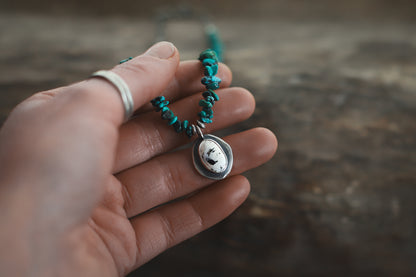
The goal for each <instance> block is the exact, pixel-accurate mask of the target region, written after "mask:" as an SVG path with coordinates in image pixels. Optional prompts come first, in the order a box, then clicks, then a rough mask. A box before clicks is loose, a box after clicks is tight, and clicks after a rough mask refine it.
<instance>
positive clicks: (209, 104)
mask: <svg viewBox="0 0 416 277" xmlns="http://www.w3.org/2000/svg"><path fill="white" fill-rule="evenodd" d="M199 106H201V107H204V108H212V104H211V103H210V102H208V101H207V100H204V99H202V100H201V101H199Z"/></svg>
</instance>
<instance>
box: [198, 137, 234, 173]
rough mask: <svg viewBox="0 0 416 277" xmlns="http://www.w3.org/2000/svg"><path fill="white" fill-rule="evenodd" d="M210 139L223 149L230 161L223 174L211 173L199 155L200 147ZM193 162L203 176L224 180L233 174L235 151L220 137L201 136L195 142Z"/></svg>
mask: <svg viewBox="0 0 416 277" xmlns="http://www.w3.org/2000/svg"><path fill="white" fill-rule="evenodd" d="M208 139H211V140H213V141H215V142H216V143H217V144H218V145H219V146H220V147H221V149H222V150H223V151H224V154H225V155H226V157H227V160H228V164H227V168H226V169H225V170H224V171H222V172H219V173H216V172H212V171H210V170H209V169H207V168H206V167H205V166H204V164H203V162H202V160H201V157H200V155H199V146H200V145H201V143H202V141H204V140H208ZM192 160H193V162H194V166H195V169H196V170H197V171H198V172H199V173H200V174H201V175H202V176H205V177H207V178H210V179H213V180H222V179H224V178H225V177H227V175H228V174H229V173H230V172H231V169H232V167H233V151H232V149H231V146H230V145H229V144H228V143H226V142H225V141H224V140H222V139H220V138H219V137H216V136H214V135H210V134H204V135H203V136H202V137H201V136H200V137H198V138H197V139H196V140H195V142H194V145H193V149H192Z"/></svg>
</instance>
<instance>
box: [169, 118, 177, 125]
mask: <svg viewBox="0 0 416 277" xmlns="http://www.w3.org/2000/svg"><path fill="white" fill-rule="evenodd" d="M177 120H178V117H177V116H175V117H173V118H172V119H171V120H170V121H169V123H168V124H169V125H172V124H173V123H175V122H176V121H177Z"/></svg>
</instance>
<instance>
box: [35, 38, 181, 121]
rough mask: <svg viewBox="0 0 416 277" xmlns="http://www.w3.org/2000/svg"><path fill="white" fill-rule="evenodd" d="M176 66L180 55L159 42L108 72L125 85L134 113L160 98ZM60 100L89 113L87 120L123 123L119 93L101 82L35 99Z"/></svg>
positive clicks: (170, 46)
mask: <svg viewBox="0 0 416 277" xmlns="http://www.w3.org/2000/svg"><path fill="white" fill-rule="evenodd" d="M178 64H179V53H178V51H177V49H176V48H175V46H173V44H172V43H168V42H160V43H157V44H155V45H154V46H152V47H151V48H150V49H149V50H147V51H146V53H144V54H143V55H140V56H138V57H136V58H134V59H132V60H130V61H129V62H127V63H123V64H121V65H117V66H116V67H114V68H113V69H111V71H113V72H115V73H116V74H117V75H119V76H120V77H121V78H122V79H123V80H124V81H125V82H126V84H127V85H128V87H129V89H130V92H131V94H132V97H133V102H134V109H137V108H138V107H141V106H142V105H143V104H146V103H148V102H149V101H150V100H151V99H152V98H154V97H156V96H158V95H160V94H161V93H162V91H163V90H165V89H166V87H167V86H168V84H169V83H170V82H171V81H172V79H173V78H174V76H175V72H176V69H177V67H178ZM45 94H46V95H47V96H50V97H51V98H53V99H63V100H64V102H62V101H61V102H62V103H72V104H74V105H76V106H77V107H78V109H79V110H82V111H88V114H87V116H89V117H92V118H101V119H103V120H106V121H109V122H112V123H114V124H116V125H120V124H121V123H122V122H123V120H124V106H123V104H122V100H121V97H120V95H119V92H118V90H117V89H116V87H114V85H113V84H112V83H110V82H109V81H107V80H105V79H103V78H89V79H88V80H85V81H82V82H79V83H77V84H74V85H71V86H68V87H65V88H62V89H61V90H60V93H52V94H50V93H49V92H45V93H40V94H38V95H37V96H36V97H34V98H40V97H44V96H45Z"/></svg>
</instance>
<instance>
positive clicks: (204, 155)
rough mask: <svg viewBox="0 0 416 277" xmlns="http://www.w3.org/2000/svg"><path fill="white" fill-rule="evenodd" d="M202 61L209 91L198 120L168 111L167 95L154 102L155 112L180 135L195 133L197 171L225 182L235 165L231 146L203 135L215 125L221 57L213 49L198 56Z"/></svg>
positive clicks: (205, 95) (194, 156)
mask: <svg viewBox="0 0 416 277" xmlns="http://www.w3.org/2000/svg"><path fill="white" fill-rule="evenodd" d="M199 60H200V61H201V63H202V65H203V67H204V77H203V78H202V79H201V83H202V84H203V85H205V88H206V90H205V91H204V92H203V93H202V96H203V98H204V99H201V100H200V101H199V106H201V107H202V110H201V111H200V112H199V113H198V116H199V120H197V121H196V123H195V124H191V123H190V122H189V121H188V120H183V121H181V120H179V119H178V117H177V116H175V115H174V113H173V112H172V111H171V110H170V109H169V108H168V105H169V101H167V100H166V99H165V97H164V96H158V97H156V98H155V99H153V100H152V101H151V103H152V105H153V106H154V107H155V108H156V111H160V112H161V115H162V119H164V120H166V121H168V124H169V125H171V126H172V127H173V128H174V130H175V131H176V132H177V133H182V132H185V133H186V135H187V136H188V137H190V138H191V137H192V136H194V135H195V134H196V135H198V138H197V139H196V140H195V142H194V143H193V146H192V159H193V163H194V166H195V169H196V170H197V171H198V172H199V173H200V174H201V175H202V176H205V177H207V178H210V179H214V180H221V179H224V178H225V177H226V176H227V175H228V174H229V173H230V171H231V169H232V166H233V153H232V150H231V147H230V145H229V144H228V143H226V142H225V141H224V140H222V139H221V138H219V137H216V136H214V135H211V134H203V132H202V130H203V129H205V124H208V123H212V119H213V117H214V112H213V110H212V107H213V106H214V104H215V102H216V101H219V97H218V95H217V94H216V93H215V91H214V90H216V89H218V88H219V84H220V82H221V79H220V78H218V77H216V76H215V75H216V74H217V72H218V58H217V55H216V53H215V51H214V50H211V49H208V50H205V51H203V52H202V53H201V54H200V55H199Z"/></svg>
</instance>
